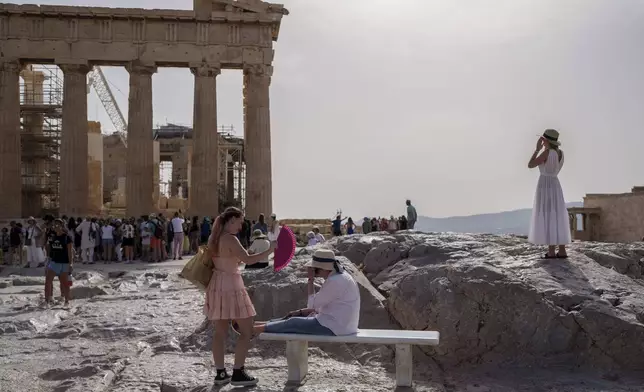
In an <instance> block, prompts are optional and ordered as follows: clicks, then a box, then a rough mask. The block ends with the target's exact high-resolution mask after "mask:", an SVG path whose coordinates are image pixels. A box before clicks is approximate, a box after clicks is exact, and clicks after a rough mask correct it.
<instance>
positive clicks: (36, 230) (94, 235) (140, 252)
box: [2, 212, 211, 268]
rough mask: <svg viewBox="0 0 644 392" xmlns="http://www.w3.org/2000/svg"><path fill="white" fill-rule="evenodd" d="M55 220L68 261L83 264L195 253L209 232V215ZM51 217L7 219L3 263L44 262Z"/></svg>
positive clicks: (33, 264)
mask: <svg viewBox="0 0 644 392" xmlns="http://www.w3.org/2000/svg"><path fill="white" fill-rule="evenodd" d="M59 220H60V221H62V222H63V230H64V232H65V234H67V236H68V237H69V240H70V243H71V245H72V253H73V255H72V259H73V260H74V261H78V262H82V263H83V264H93V263H95V262H97V261H98V262H101V261H102V262H104V263H112V262H122V261H125V262H127V263H131V262H133V261H134V260H136V259H141V260H143V261H148V262H161V261H163V260H167V259H169V258H172V259H174V260H177V259H180V258H182V257H183V256H184V255H187V254H192V253H195V252H196V251H197V249H198V247H199V245H200V244H202V243H206V242H207V241H208V237H209V236H210V231H211V229H210V227H211V224H210V219H209V218H207V217H206V218H203V220H201V221H200V220H199V218H198V217H192V219H190V220H186V219H184V217H183V216H182V215H181V213H180V212H177V213H175V214H174V216H173V217H172V218H169V219H168V218H166V217H164V216H163V214H158V215H157V214H150V215H146V216H141V217H140V218H138V219H137V218H134V217H132V218H126V219H120V218H109V217H108V218H97V217H85V218H75V217H67V216H62V217H61V218H60V219H59ZM55 221H56V219H55V218H54V217H53V216H50V215H48V216H45V217H44V218H43V222H42V224H38V223H37V221H36V219H34V218H33V217H30V218H29V219H27V225H26V227H23V225H22V224H20V223H17V222H11V223H10V227H8V228H3V229H2V250H3V263H4V264H10V265H20V266H23V267H25V268H29V267H42V266H44V264H45V262H46V261H47V260H48V259H49V251H48V245H49V239H50V238H51V236H52V234H53V232H54V230H53V226H54V223H55ZM23 249H26V254H24V252H23Z"/></svg>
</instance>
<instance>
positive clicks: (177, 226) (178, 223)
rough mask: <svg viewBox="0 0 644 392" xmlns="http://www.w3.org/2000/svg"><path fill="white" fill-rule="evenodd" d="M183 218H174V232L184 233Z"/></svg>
mask: <svg viewBox="0 0 644 392" xmlns="http://www.w3.org/2000/svg"><path fill="white" fill-rule="evenodd" d="M183 222H185V220H183V218H179V217H176V218H172V231H174V234H180V233H183Z"/></svg>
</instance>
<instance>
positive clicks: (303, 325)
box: [255, 249, 360, 336]
mask: <svg viewBox="0 0 644 392" xmlns="http://www.w3.org/2000/svg"><path fill="white" fill-rule="evenodd" d="M306 267H307V268H308V276H309V282H308V295H309V300H308V305H307V307H306V309H300V310H296V311H294V312H291V313H289V315H288V316H286V317H285V318H283V319H278V320H272V321H267V322H263V323H262V322H258V323H255V334H260V333H262V332H267V333H283V334H304V335H325V336H342V335H353V334H355V333H357V332H358V321H359V318H360V289H359V288H358V284H357V283H356V281H355V280H353V278H352V277H351V275H349V273H347V272H346V271H344V268H342V266H341V265H340V262H338V260H336V258H335V254H334V253H333V251H331V250H328V249H318V250H316V251H315V253H314V254H313V260H312V261H310V262H309V263H307V264H306ZM316 277H320V278H323V279H324V284H323V285H322V288H320V291H319V292H317V293H316V292H315V285H314V280H315V278H316Z"/></svg>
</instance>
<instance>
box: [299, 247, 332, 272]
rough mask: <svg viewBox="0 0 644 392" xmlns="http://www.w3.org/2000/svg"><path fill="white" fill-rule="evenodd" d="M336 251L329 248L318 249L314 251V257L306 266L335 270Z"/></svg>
mask: <svg viewBox="0 0 644 392" xmlns="http://www.w3.org/2000/svg"><path fill="white" fill-rule="evenodd" d="M337 262H338V261H337V260H336V259H335V253H333V251H332V250H329V249H318V250H316V251H315V253H313V259H312V260H311V261H309V262H308V263H306V265H305V267H310V268H319V269H323V270H327V271H333V270H334V269H335V268H334V266H335V263H337Z"/></svg>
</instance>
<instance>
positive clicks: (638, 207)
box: [584, 192, 644, 242]
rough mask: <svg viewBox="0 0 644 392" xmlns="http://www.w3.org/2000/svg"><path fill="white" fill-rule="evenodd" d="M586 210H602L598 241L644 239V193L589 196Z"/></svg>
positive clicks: (585, 201)
mask: <svg viewBox="0 0 644 392" xmlns="http://www.w3.org/2000/svg"><path fill="white" fill-rule="evenodd" d="M584 207H585V208H601V216H600V219H599V221H598V227H597V231H598V240H599V241H604V242H633V241H639V240H641V239H642V237H644V192H635V193H622V194H589V195H586V197H584Z"/></svg>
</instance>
